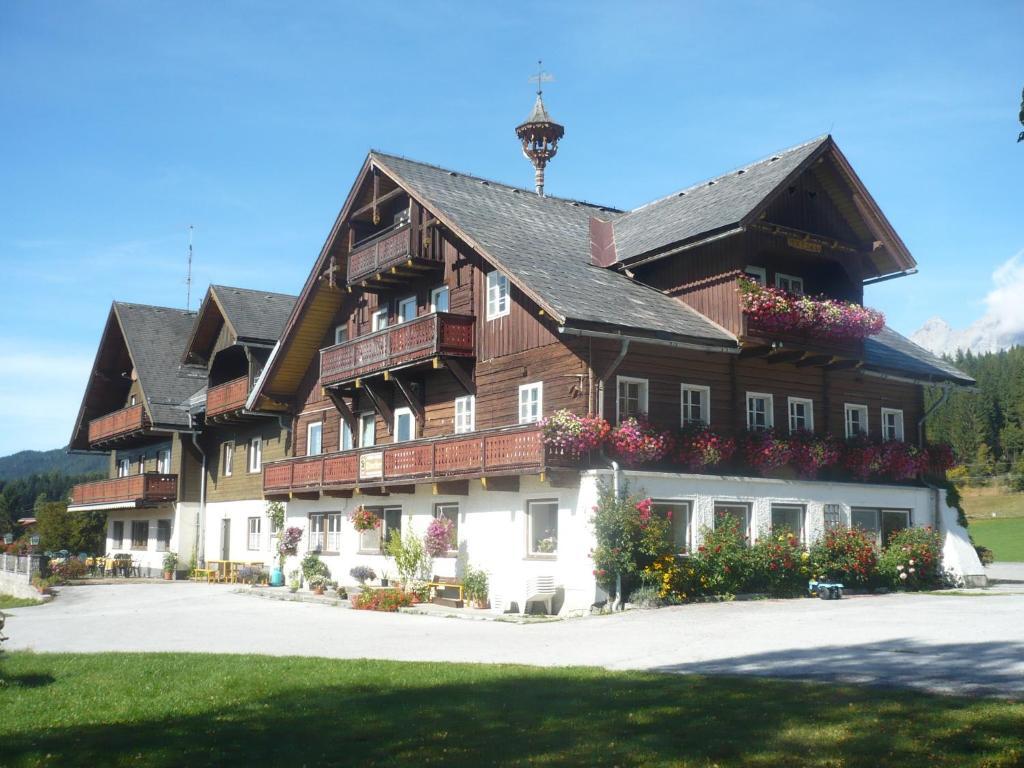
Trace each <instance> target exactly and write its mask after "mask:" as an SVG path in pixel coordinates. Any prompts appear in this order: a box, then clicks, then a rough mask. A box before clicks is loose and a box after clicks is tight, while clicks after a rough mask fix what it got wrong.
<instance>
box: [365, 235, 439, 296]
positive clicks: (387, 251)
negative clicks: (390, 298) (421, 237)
mask: <svg viewBox="0 0 1024 768" xmlns="http://www.w3.org/2000/svg"><path fill="white" fill-rule="evenodd" d="M419 251H420V249H419V247H418V239H417V230H416V228H414V227H413V226H412V225H410V224H404V225H402V226H400V227H397V228H395V229H392V230H388V231H386V232H383V233H381V234H380V235H378V236H377V237H375V238H373V239H371V240H367V241H365V242H362V243H360V244H359V245H357V246H355V247H354V248H353V249H352V251H351V253H349V255H348V282H349V283H350V284H351V283H362V287H363V288H364V289H365V290H371V291H376V290H387V289H389V288H393V287H395V286H397V285H400V284H401V283H403V282H405V281H406V280H408V279H410V278H415V277H419V276H420V275H422V274H423V273H424V272H425V271H429V270H431V269H434V268H437V267H440V266H441V265H442V262H440V261H438V260H437V259H436V258H434V257H432V256H424V255H422V254H421V253H420V252H419Z"/></svg>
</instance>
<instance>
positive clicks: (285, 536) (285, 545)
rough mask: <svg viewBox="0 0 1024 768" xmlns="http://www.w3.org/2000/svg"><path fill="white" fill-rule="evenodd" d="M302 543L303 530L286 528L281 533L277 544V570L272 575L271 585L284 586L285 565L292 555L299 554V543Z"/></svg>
mask: <svg viewBox="0 0 1024 768" xmlns="http://www.w3.org/2000/svg"><path fill="white" fill-rule="evenodd" d="M300 541H302V529H301V528H295V527H292V528H286V529H284V530H282V531H281V534H280V537H279V539H278V542H277V568H275V569H274V573H272V574H271V575H270V585H271V586H272V587H279V586H281V585H283V584H284V564H285V561H286V560H287V559H288V558H289V556H291V555H296V554H298V552H299V542H300Z"/></svg>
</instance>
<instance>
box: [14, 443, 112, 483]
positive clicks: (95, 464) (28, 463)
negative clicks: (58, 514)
mask: <svg viewBox="0 0 1024 768" xmlns="http://www.w3.org/2000/svg"><path fill="white" fill-rule="evenodd" d="M107 461H108V459H107V457H106V456H104V455H102V454H97V455H95V456H88V455H84V454H69V453H67V452H65V450H64V449H63V448H54V449H53V450H52V451H18V452H17V453H12V454H11V455H10V456H2V457H0V480H16V479H18V478H20V477H28V476H29V475H36V474H39V475H42V474H46V473H47V472H60V473H62V474H65V475H85V474H90V473H93V472H103V471H105V470H106V468H107Z"/></svg>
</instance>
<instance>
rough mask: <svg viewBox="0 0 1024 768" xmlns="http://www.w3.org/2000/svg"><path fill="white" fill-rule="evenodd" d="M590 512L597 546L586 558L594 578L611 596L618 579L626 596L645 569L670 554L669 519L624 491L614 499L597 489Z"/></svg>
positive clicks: (606, 490) (611, 493) (647, 501)
mask: <svg viewBox="0 0 1024 768" xmlns="http://www.w3.org/2000/svg"><path fill="white" fill-rule="evenodd" d="M593 512H594V517H593V519H592V522H593V525H594V537H595V539H596V540H597V546H596V547H595V548H594V550H593V551H592V552H591V553H590V555H591V558H592V559H593V561H594V577H595V578H596V579H597V583H598V584H600V585H601V586H603V587H604V588H605V589H607V590H608V591H609V592H614V590H615V587H616V577H617V576H621V577H622V581H623V591H624V592H625V594H629V593H630V591H632V590H631V587H633V586H636V583H637V582H638V581H639V580H640V579H641V578H642V575H643V572H644V569H645V568H648V567H650V566H651V564H652V563H654V562H655V561H656V560H657V559H658V558H659V557H662V556H664V555H669V554H671V551H672V542H671V531H672V522H671V517H667V516H666V517H662V516H661V515H656V514H654V511H653V509H652V502H651V500H650V499H645V498H641V497H639V496H636V495H631V494H630V493H629V489H628V488H625V489H623V491H622V493H621V495H618V496H616V494H615V492H614V491H613V490H612V489H610V488H607V487H605V486H602V487H601V490H600V495H599V497H598V502H597V505H596V506H595V507H594V509H593Z"/></svg>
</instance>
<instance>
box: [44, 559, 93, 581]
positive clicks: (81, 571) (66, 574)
mask: <svg viewBox="0 0 1024 768" xmlns="http://www.w3.org/2000/svg"><path fill="white" fill-rule="evenodd" d="M88 572H89V569H88V568H87V567H86V565H85V563H83V562H82V561H81V560H79V559H78V558H77V557H70V558H68V559H66V560H61V561H58V562H53V561H51V562H50V575H51V576H53V577H55V578H56V579H57V583H58V584H65V583H67V582H69V581H71V580H72V579H84V578H85V577H86V576H87V575H88Z"/></svg>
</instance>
